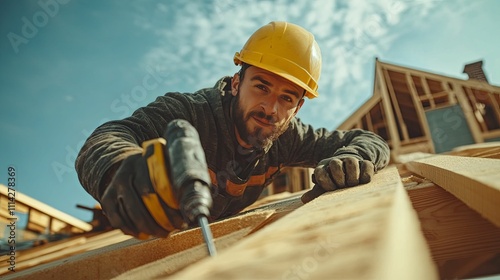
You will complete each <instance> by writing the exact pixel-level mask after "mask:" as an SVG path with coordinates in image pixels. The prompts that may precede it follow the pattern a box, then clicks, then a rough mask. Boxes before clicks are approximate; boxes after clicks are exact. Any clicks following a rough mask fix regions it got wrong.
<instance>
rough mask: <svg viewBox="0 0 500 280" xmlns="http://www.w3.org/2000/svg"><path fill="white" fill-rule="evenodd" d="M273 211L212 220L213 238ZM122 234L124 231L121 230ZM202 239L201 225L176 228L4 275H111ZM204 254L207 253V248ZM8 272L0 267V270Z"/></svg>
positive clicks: (254, 222)
mask: <svg viewBox="0 0 500 280" xmlns="http://www.w3.org/2000/svg"><path fill="white" fill-rule="evenodd" d="M273 213H274V211H273V210H254V211H252V212H249V213H246V214H244V215H240V216H236V217H233V218H231V219H226V220H222V221H219V222H216V223H213V224H210V227H211V229H212V233H213V235H214V238H219V237H222V236H224V235H227V234H229V233H232V232H236V231H238V230H241V229H245V228H249V229H250V230H253V229H254V228H255V227H256V226H258V225H260V224H261V223H262V222H264V221H265V220H266V219H268V218H269V217H270V216H271V215H272V214H273ZM110 234H111V233H110ZM101 235H102V234H101ZM121 236H125V235H123V234H121ZM127 237H128V236H127ZM93 238H94V239H98V240H99V242H100V245H104V244H105V243H106V242H108V243H109V242H110V241H111V240H109V239H107V238H103V237H102V236H100V237H99V235H98V236H94V237H93ZM203 242H204V241H203V237H202V234H201V231H200V229H199V228H194V229H190V230H186V231H182V232H177V233H174V234H172V235H171V236H169V237H168V238H156V239H151V240H146V241H141V240H137V239H135V238H132V239H129V240H126V241H123V242H120V243H116V244H111V245H109V246H104V247H101V248H98V249H96V250H91V251H86V252H84V253H80V254H77V255H73V256H70V257H66V258H62V259H58V260H56V261H53V262H50V263H46V264H42V265H38V266H36V267H32V268H30V269H26V270H23V271H20V272H17V271H16V273H9V274H7V275H5V276H6V277H5V278H4V279H33V280H35V279H72V280H78V279H110V278H112V277H116V276H118V275H120V274H122V273H124V272H126V271H128V270H131V269H133V268H136V267H139V266H142V265H144V264H147V263H150V262H153V261H156V260H158V259H161V258H164V257H166V256H169V255H172V254H175V253H178V252H180V251H184V250H186V249H189V248H192V247H195V246H198V245H200V244H202V243H203ZM90 245H95V244H90ZM89 249H90V248H89ZM205 254H206V255H207V253H206V252H205ZM47 256H50V255H47ZM16 268H17V264H16ZM7 272H8V271H0V274H1V273H7Z"/></svg>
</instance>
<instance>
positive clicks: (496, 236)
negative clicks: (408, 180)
mask: <svg viewBox="0 0 500 280" xmlns="http://www.w3.org/2000/svg"><path fill="white" fill-rule="evenodd" d="M407 190H408V195H409V196H410V198H411V201H412V204H413V207H414V208H415V210H417V214H418V217H419V220H420V224H421V226H422V230H423V233H424V236H425V237H426V239H427V243H428V244H429V247H430V249H431V253H432V257H433V259H434V261H435V262H436V263H437V264H438V269H439V275H440V278H441V279H461V278H465V277H473V276H475V275H477V274H478V271H476V269H475V267H471V266H470V265H471V261H469V259H471V258H472V259H473V261H474V262H476V263H477V262H478V260H484V261H488V260H489V259H490V258H491V257H493V256H495V255H496V254H500V228H498V227H496V226H495V225H493V224H492V223H491V222H489V221H488V220H486V219H484V218H483V217H481V215H479V214H478V213H477V212H476V211H474V210H472V209H471V208H469V207H468V206H467V205H465V204H464V203H463V202H462V201H460V200H459V199H457V198H456V197H455V196H453V195H452V194H450V193H449V192H447V191H445V190H444V189H442V188H441V187H439V186H436V185H434V184H426V186H425V187H420V188H409V189H407ZM464 259H465V260H466V261H467V265H465V264H464V265H457V266H454V267H455V269H452V268H453V266H450V264H457V262H459V261H460V262H463V261H462V260H464ZM476 266H478V264H476ZM465 267H468V269H467V270H465V269H464V268H465ZM496 273H500V267H498V270H497V271H496Z"/></svg>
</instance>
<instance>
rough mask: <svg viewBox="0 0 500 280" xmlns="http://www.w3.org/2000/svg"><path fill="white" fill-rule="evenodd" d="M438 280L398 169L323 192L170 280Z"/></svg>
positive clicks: (391, 169) (381, 172)
mask: <svg viewBox="0 0 500 280" xmlns="http://www.w3.org/2000/svg"><path fill="white" fill-rule="evenodd" d="M242 278H251V279H437V271H436V269H435V267H434V265H433V263H432V260H431V256H430V253H429V251H428V248H427V245H426V243H425V240H424V237H423V236H422V234H421V231H420V228H419V223H418V220H417V216H416V214H415V212H414V210H413V209H412V208H411V203H410V200H409V198H408V196H407V194H406V191H405V190H404V188H403V186H402V183H401V178H400V177H399V174H398V171H397V169H396V168H395V167H392V168H388V169H385V170H382V171H380V172H379V173H378V174H377V175H376V176H375V177H374V180H373V181H372V182H371V183H369V184H366V185H361V186H358V187H354V188H348V189H342V190H339V191H335V192H328V193H325V194H323V195H322V196H320V197H318V198H317V199H315V200H313V201H311V202H310V203H308V204H306V205H304V206H302V207H300V208H298V209H297V210H295V211H293V212H292V213H290V214H288V215H287V216H285V217H283V218H281V219H279V220H278V221H276V222H274V223H272V224H270V225H268V226H266V227H265V228H263V229H262V230H260V231H258V232H256V233H254V234H253V235H250V236H249V237H247V238H245V239H243V240H242V241H241V242H239V243H238V244H236V245H235V246H233V247H231V248H229V249H227V250H226V251H224V252H222V253H221V254H219V255H218V256H217V258H211V259H204V260H202V261H200V262H198V263H196V264H194V265H193V266H190V267H188V268H186V269H185V270H182V271H180V272H179V273H177V274H175V275H173V276H172V278H169V279H242Z"/></svg>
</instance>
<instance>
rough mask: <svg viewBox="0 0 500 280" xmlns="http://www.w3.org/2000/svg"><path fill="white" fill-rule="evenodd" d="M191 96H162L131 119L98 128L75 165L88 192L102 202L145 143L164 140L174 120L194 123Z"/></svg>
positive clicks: (139, 110) (176, 94) (136, 112)
mask: <svg viewBox="0 0 500 280" xmlns="http://www.w3.org/2000/svg"><path fill="white" fill-rule="evenodd" d="M189 95H190V94H180V93H171V94H167V95H165V96H160V97H158V98H157V99H156V100H155V101H154V102H152V103H151V104H149V105H148V106H146V107H142V108H140V109H138V110H136V111H135V112H134V113H133V115H132V116H131V117H128V118H125V119H123V120H117V121H110V122H107V123H105V124H103V125H101V126H99V127H98V128H97V129H96V130H95V131H94V132H93V133H92V134H91V135H90V136H89V138H88V139H87V140H86V142H85V143H84V145H83V147H82V149H81V150H80V152H79V154H78V156H77V158H76V162H75V168H76V171H77V174H78V179H79V180H80V183H81V184H82V186H83V187H84V188H85V190H86V191H87V192H88V193H89V194H90V195H92V196H93V197H94V198H95V199H96V200H98V201H99V200H100V197H101V195H102V193H103V192H104V189H105V187H106V186H107V185H108V184H109V183H110V182H111V178H112V177H113V175H114V173H115V171H116V170H117V169H118V167H119V165H120V163H121V162H122V161H123V160H124V159H125V158H127V157H128V156H130V155H132V154H137V153H142V148H141V146H140V145H141V144H142V142H144V141H145V140H148V139H154V138H158V137H161V136H162V135H163V132H164V131H165V129H166V126H167V124H168V122H169V121H171V120H173V119H178V118H182V119H186V120H188V121H192V119H193V118H194V113H192V112H193V111H194V109H193V108H192V105H190V102H188V99H189V98H190V97H188V96H189Z"/></svg>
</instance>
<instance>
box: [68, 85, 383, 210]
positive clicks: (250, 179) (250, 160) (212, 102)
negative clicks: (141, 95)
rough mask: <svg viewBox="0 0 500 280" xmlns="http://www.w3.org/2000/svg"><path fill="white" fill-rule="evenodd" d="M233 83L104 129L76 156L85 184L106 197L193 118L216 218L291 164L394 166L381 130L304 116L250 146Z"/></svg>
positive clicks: (158, 104)
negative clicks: (146, 145)
mask: <svg viewBox="0 0 500 280" xmlns="http://www.w3.org/2000/svg"><path fill="white" fill-rule="evenodd" d="M230 83H231V78H230V77H225V78H222V79H221V80H219V81H218V82H217V84H216V85H215V86H214V87H213V88H208V89H202V90H199V91H197V92H195V93H193V94H181V93H167V94H165V95H164V96H160V97H158V98H157V99H156V101H154V102H152V103H151V104H149V105H148V106H146V107H143V108H140V109H138V110H136V111H135V112H134V113H133V115H132V116H131V117H128V118H126V119H123V120H117V121H111V122H108V123H105V124H103V125H101V126H100V127H98V128H97V129H96V130H95V131H94V133H92V135H91V136H90V137H89V138H88V139H87V141H86V143H85V144H84V146H83V147H82V149H81V151H80V153H79V155H78V157H77V159H76V170H77V173H78V176H79V179H80V182H81V184H82V185H83V187H84V188H85V189H86V190H87V192H89V193H90V194H91V195H92V196H93V197H94V198H96V199H97V200H99V199H100V197H101V195H102V193H103V191H104V189H105V187H106V186H107V185H108V184H109V182H110V181H111V178H112V176H113V174H114V172H115V171H116V169H117V168H118V166H119V164H120V163H121V161H122V160H123V159H125V158H126V157H127V156H129V155H131V154H135V153H142V148H141V147H140V145H141V144H142V142H144V141H145V140H149V139H154V138H158V137H162V135H163V133H164V131H165V129H166V127H167V124H168V123H169V122H170V121H171V120H174V119H185V120H188V121H189V122H190V123H191V124H192V125H193V126H194V127H195V128H196V129H197V130H198V133H199V135H200V138H201V143H202V146H203V149H204V150H205V156H206V159H207V164H208V168H209V173H210V176H211V179H212V183H213V184H214V185H215V186H216V188H215V190H216V191H215V193H214V194H213V198H214V206H213V209H212V219H217V218H222V217H226V216H229V215H232V214H235V213H237V212H239V211H241V210H242V209H243V208H245V207H246V206H248V205H250V204H252V203H253V202H254V201H256V200H257V198H258V197H259V195H260V194H261V192H262V190H263V189H264V187H265V186H267V185H268V184H269V183H271V182H272V180H273V179H274V178H275V177H276V175H278V174H279V172H280V169H281V168H283V167H285V166H301V167H316V165H317V164H318V163H319V161H321V160H322V159H325V158H328V157H332V156H345V155H352V156H355V157H357V158H358V159H366V160H370V161H371V162H373V163H374V165H375V169H376V170H380V169H382V168H384V167H385V166H386V165H387V164H388V162H389V148H388V146H387V144H386V143H385V141H384V140H383V139H382V138H380V137H379V136H378V135H376V134H374V133H372V132H369V131H364V130H350V131H333V132H329V131H327V130H326V129H317V130H314V129H313V128H312V127H311V126H310V125H305V124H303V123H302V122H301V121H300V120H299V119H297V118H294V119H292V121H291V123H290V127H289V128H288V129H287V130H286V131H285V132H284V133H283V134H282V135H281V136H280V137H279V138H278V139H277V140H276V141H275V142H274V143H273V145H272V146H271V148H270V149H269V150H268V151H262V150H255V151H249V150H245V149H243V148H242V147H241V146H239V145H238V144H237V143H238V142H237V141H236V138H235V133H234V124H233V120H232V119H231V118H230V117H229V108H230V104H231V100H232V99H233V96H232V95H231V91H230Z"/></svg>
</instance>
